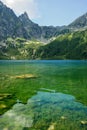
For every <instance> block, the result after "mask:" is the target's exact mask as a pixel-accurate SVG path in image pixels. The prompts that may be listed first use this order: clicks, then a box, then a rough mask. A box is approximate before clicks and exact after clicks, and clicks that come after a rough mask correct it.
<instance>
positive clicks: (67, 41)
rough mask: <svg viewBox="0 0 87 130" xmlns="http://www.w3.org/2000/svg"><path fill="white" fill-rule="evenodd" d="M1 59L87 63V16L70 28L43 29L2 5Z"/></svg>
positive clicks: (0, 6) (0, 4)
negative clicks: (78, 61)
mask: <svg viewBox="0 0 87 130" xmlns="http://www.w3.org/2000/svg"><path fill="white" fill-rule="evenodd" d="M42 41H45V42H48V41H49V43H48V44H43V43H42ZM0 59H87V13H86V14H84V15H82V16H80V17H79V18H77V19H76V20H75V21H74V22H72V23H71V24H69V25H68V26H56V27H54V26H39V25H38V24H36V23H34V22H32V21H31V20H30V18H29V16H28V15H27V13H26V12H24V13H23V14H21V15H20V16H19V17H17V16H16V14H15V13H14V12H13V10H12V9H10V8H8V7H7V6H6V5H4V4H3V3H2V2H1V1H0Z"/></svg>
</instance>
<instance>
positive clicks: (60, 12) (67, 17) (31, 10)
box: [1, 0, 87, 26]
mask: <svg viewBox="0 0 87 130" xmlns="http://www.w3.org/2000/svg"><path fill="white" fill-rule="evenodd" d="M1 1H2V2H3V3H4V4H6V5H7V6H8V7H10V8H11V9H13V10H14V12H15V13H16V15H17V16H19V15H20V14H22V13H23V12H25V11H26V12H27V13H28V16H29V18H30V19H31V20H32V21H33V22H36V23H37V24H39V25H44V26H45V25H53V26H62V25H68V24H70V23H71V22H72V21H74V20H75V19H76V18H78V17H79V16H81V15H83V14H84V13H86V12H87V0H1Z"/></svg>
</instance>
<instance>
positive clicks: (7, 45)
mask: <svg viewBox="0 0 87 130" xmlns="http://www.w3.org/2000/svg"><path fill="white" fill-rule="evenodd" d="M3 45H4V46H3ZM42 45H43V43H41V42H39V41H38V40H26V39H24V38H14V39H13V38H7V40H5V41H2V42H1V48H0V54H1V55H0V59H33V56H34V54H35V52H36V50H37V48H38V47H40V46H42Z"/></svg>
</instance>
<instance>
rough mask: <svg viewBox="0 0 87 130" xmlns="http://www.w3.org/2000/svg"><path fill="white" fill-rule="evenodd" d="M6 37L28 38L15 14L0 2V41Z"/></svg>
mask: <svg viewBox="0 0 87 130" xmlns="http://www.w3.org/2000/svg"><path fill="white" fill-rule="evenodd" d="M7 37H25V38H27V37H28V36H27V33H26V32H25V29H24V28H23V26H22V23H21V22H20V20H19V19H18V18H17V16H16V15H15V13H14V12H13V11H12V10H11V9H10V8H8V7H6V6H5V5H4V4H3V3H2V2H1V1H0V40H2V39H6V38H7Z"/></svg>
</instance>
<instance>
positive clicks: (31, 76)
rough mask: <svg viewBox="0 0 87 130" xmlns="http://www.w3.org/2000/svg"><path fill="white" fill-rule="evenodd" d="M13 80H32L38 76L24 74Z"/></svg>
mask: <svg viewBox="0 0 87 130" xmlns="http://www.w3.org/2000/svg"><path fill="white" fill-rule="evenodd" d="M11 78H15V79H32V78H37V76H35V75H33V74H23V75H16V76H11Z"/></svg>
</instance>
